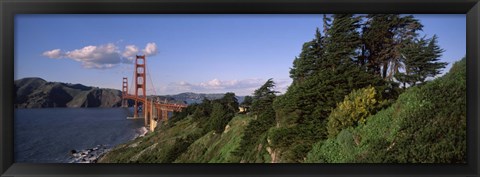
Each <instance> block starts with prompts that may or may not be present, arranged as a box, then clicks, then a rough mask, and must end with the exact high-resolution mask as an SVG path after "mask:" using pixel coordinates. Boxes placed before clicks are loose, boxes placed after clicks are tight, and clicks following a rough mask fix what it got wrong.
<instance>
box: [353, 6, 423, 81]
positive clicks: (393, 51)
mask: <svg viewBox="0 0 480 177" xmlns="http://www.w3.org/2000/svg"><path fill="white" fill-rule="evenodd" d="M422 27H423V26H422V25H421V24H420V22H419V21H418V20H417V19H415V18H414V17H413V16H411V15H409V16H400V15H398V14H374V15H367V21H366V24H365V27H364V29H363V31H362V32H363V35H362V39H363V41H364V46H365V49H366V51H365V52H362V54H363V55H364V56H362V57H360V58H362V59H364V61H363V62H362V63H365V64H366V65H367V68H368V69H369V70H370V71H371V72H372V73H374V74H377V75H380V76H382V78H384V79H389V80H392V79H393V75H394V74H395V73H397V72H398V71H399V69H401V68H402V67H403V61H402V57H401V55H400V49H402V48H403V47H404V45H405V41H408V40H410V39H412V38H414V37H416V36H417V33H416V32H417V31H418V30H421V29H422Z"/></svg>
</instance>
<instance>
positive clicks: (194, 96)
mask: <svg viewBox="0 0 480 177" xmlns="http://www.w3.org/2000/svg"><path fill="white" fill-rule="evenodd" d="M223 95H225V94H224V93H210V94H207V93H192V92H186V93H180V94H177V95H167V96H164V97H169V98H173V99H175V100H180V101H184V102H186V103H187V104H192V103H201V102H202V100H203V99H205V98H206V99H209V100H216V99H220V98H222V97H223ZM237 99H238V102H239V103H242V102H243V99H244V96H237Z"/></svg>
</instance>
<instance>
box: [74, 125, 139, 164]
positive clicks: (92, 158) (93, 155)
mask: <svg viewBox="0 0 480 177" xmlns="http://www.w3.org/2000/svg"><path fill="white" fill-rule="evenodd" d="M148 132H149V131H148V129H147V128H145V127H142V128H140V129H139V130H138V131H137V133H138V134H137V136H136V137H135V138H133V140H135V139H137V138H140V137H143V136H145V135H146V134H147V133H148ZM112 148H113V147H110V146H109V145H106V144H104V145H97V146H95V147H94V148H90V149H84V150H75V149H73V150H71V151H70V155H71V157H70V159H69V163H97V161H98V160H99V159H100V158H102V156H104V155H105V154H106V153H108V152H109V151H110V150H112Z"/></svg>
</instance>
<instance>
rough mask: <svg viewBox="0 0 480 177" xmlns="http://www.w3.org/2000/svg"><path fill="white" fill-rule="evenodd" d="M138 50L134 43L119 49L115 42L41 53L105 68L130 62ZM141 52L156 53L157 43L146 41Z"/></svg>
mask: <svg viewBox="0 0 480 177" xmlns="http://www.w3.org/2000/svg"><path fill="white" fill-rule="evenodd" d="M117 44H118V42H117ZM139 52H140V49H139V48H138V47H137V46H135V45H126V46H125V49H124V50H123V51H120V50H119V49H118V47H117V45H116V44H114V43H108V44H104V45H98V46H95V45H89V46H85V47H83V48H80V49H75V50H71V51H67V52H65V53H63V52H62V50H61V49H54V50H49V51H45V52H43V53H42V55H43V56H46V57H48V58H54V59H59V58H69V59H72V60H74V61H77V62H80V63H82V65H83V67H85V68H95V69H105V68H112V67H115V66H116V65H117V64H119V63H128V64H132V63H133V62H132V61H133V60H134V59H135V56H136V55H137V54H139ZM142 52H143V54H144V55H146V56H153V55H156V54H157V53H158V49H157V45H156V44H155V43H153V42H151V43H147V45H146V47H145V49H143V50H142Z"/></svg>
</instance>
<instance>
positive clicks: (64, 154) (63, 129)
mask: <svg viewBox="0 0 480 177" xmlns="http://www.w3.org/2000/svg"><path fill="white" fill-rule="evenodd" d="M132 111H133V110H132V109H127V108H38V109H16V110H15V114H14V160H15V163H68V162H71V159H72V154H71V151H72V150H82V149H89V148H94V147H96V146H99V145H100V146H102V147H110V148H111V147H114V146H116V145H118V144H122V143H126V142H128V141H130V140H132V139H134V138H136V137H137V136H139V134H141V133H142V128H143V127H144V121H143V119H134V120H132V119H126V118H127V116H131V114H132Z"/></svg>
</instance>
